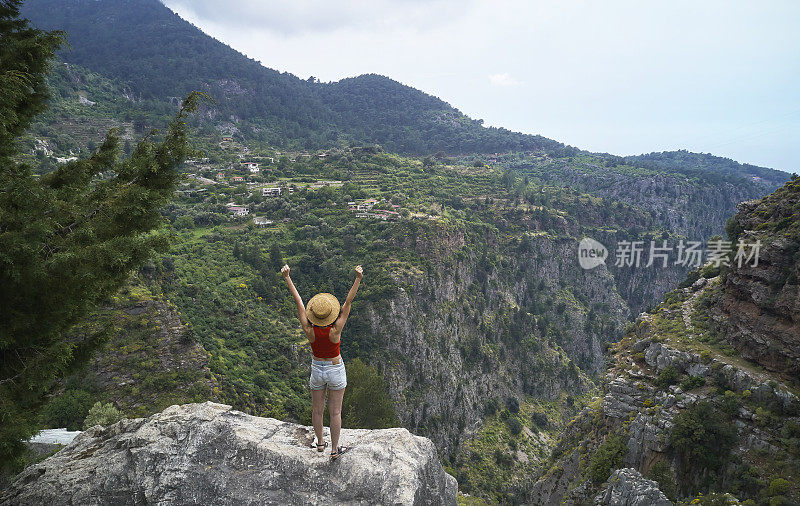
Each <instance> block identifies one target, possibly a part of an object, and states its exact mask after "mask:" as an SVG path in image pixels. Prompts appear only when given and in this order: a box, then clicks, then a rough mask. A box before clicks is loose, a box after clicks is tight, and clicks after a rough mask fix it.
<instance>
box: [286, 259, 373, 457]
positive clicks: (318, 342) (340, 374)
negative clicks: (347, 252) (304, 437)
mask: <svg viewBox="0 0 800 506" xmlns="http://www.w3.org/2000/svg"><path fill="white" fill-rule="evenodd" d="M289 270H290V269H289V266H288V265H284V266H283V268H282V269H281V274H282V275H283V277H284V279H286V284H287V285H289V291H290V292H292V296H293V297H294V301H295V303H296V304H297V317H298V318H300V324H301V325H302V326H303V330H304V331H305V333H306V337H307V338H308V342H309V343H311V351H312V352H313V355H314V356H313V358H312V360H311V379H310V380H309V384H310V386H311V402H312V405H313V410H312V414H311V421H312V423H313V424H314V432H315V433H316V435H317V451H318V452H323V451H324V450H325V447H326V446H328V443H324V442H323V440H322V413H323V411H325V392H326V390H327V392H328V414H329V415H330V418H331V447H332V448H333V449H332V450H331V459H332V460H335V459H337V458H339V456H341V454H342V453H344V451H345V450H344V449H343V448H342V447H341V446H339V433H340V431H341V429H342V399H343V398H344V389H345V387H346V386H347V372H346V371H345V368H344V362H342V355H341V354H340V353H339V344H340V343H341V340H342V328H344V324H345V323H346V322H347V317H348V316H349V315H350V305H351V304H352V302H353V299H354V298H355V296H356V292H358V285H359V284H361V278H362V277H363V276H364V271H363V269H362V268H361V266H360V265H359V266H356V268H355V271H356V280H355V281H354V282H353V287H352V288H351V289H350V292H349V293H348V294H347V299H345V301H344V306H342V307H341V309H340V308H339V301H338V300H337V299H336V297H334V296H333V295H331V294H329V293H318V294H316V295H315V296H313V297H312V298H311V300H309V301H308V307H307V308H306V307H304V306H303V299H302V298H301V297H300V294H299V293H297V288H295V286H294V283H292V278H291V277H289Z"/></svg>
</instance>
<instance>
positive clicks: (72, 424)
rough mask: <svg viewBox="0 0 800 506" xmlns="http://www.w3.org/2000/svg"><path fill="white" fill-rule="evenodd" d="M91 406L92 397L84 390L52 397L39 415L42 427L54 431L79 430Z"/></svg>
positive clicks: (70, 391) (71, 391)
mask: <svg viewBox="0 0 800 506" xmlns="http://www.w3.org/2000/svg"><path fill="white" fill-rule="evenodd" d="M91 405H92V397H91V395H89V392H86V391H85V390H67V391H66V392H64V393H62V394H61V395H58V396H56V397H53V399H52V400H51V401H50V402H48V403H47V404H46V405H45V406H44V408H43V409H42V413H41V421H42V425H43V426H45V427H52V428H54V429H58V428H62V427H66V429H67V430H81V428H82V427H81V425H82V424H83V420H84V418H86V413H87V412H88V411H89V409H90V406H91Z"/></svg>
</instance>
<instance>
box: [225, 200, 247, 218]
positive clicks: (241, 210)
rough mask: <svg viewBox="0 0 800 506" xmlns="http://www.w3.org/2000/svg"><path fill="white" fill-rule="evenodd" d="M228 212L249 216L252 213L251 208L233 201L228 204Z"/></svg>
mask: <svg viewBox="0 0 800 506" xmlns="http://www.w3.org/2000/svg"><path fill="white" fill-rule="evenodd" d="M227 207H228V212H229V213H231V214H232V215H234V216H247V215H248V214H250V209H248V208H247V207H245V206H237V205H235V204H233V203H230V204H227Z"/></svg>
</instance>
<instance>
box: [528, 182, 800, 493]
mask: <svg viewBox="0 0 800 506" xmlns="http://www.w3.org/2000/svg"><path fill="white" fill-rule="evenodd" d="M799 205H800V181H799V180H797V179H795V180H793V181H791V182H789V183H787V185H786V186H784V187H783V188H782V189H780V190H778V191H777V192H775V193H774V194H772V195H770V196H769V197H766V198H764V199H762V200H760V201H757V202H748V203H745V204H743V205H741V206H740V211H739V213H738V214H737V215H736V217H735V220H734V221H733V222H732V224H731V225H729V227H728V232H729V233H730V234H731V235H732V236H733V237H731V238H732V239H733V240H734V241H735V240H736V239H737V238H738V237H742V238H744V239H745V241H746V242H748V243H750V242H754V241H755V240H761V242H762V243H763V244H764V250H763V251H762V255H763V256H762V257H761V258H760V260H759V264H758V266H755V267H753V266H752V263H750V264H747V265H748V266H741V267H740V266H739V265H738V264H736V263H734V264H732V265H731V266H730V267H729V268H727V267H722V268H721V269H716V268H713V266H707V267H705V268H704V269H702V270H701V271H700V272H699V273H697V274H696V275H695V276H693V277H692V278H690V279H689V280H690V281H691V280H692V279H694V278H696V280H695V281H694V282H693V283H692V284H691V286H687V287H686V288H679V289H677V290H674V291H673V292H671V293H669V294H667V296H666V298H665V300H664V302H663V303H662V304H661V305H660V306H659V307H658V308H657V309H656V310H654V311H653V312H652V313H642V314H641V315H639V317H638V318H637V319H636V321H635V324H634V325H633V326H632V327H631V328H630V330H629V331H628V332H627V334H626V335H625V337H624V338H623V339H622V340H621V341H620V342H619V343H617V344H616V345H615V346H614V348H613V357H612V359H611V362H610V364H609V368H608V370H607V372H606V375H605V378H604V394H603V396H602V397H599V398H597V399H596V400H595V401H594V402H592V403H591V404H590V405H589V406H588V407H586V408H585V409H584V410H583V411H582V412H581V413H580V414H579V415H578V416H576V417H575V418H574V419H573V420H572V421H571V422H570V423H569V424H568V425H567V427H566V428H565V429H564V430H563V432H562V434H561V439H560V441H559V443H558V444H557V445H556V447H555V449H554V451H553V455H552V457H551V465H550V468H549V470H548V471H547V472H546V473H545V474H544V475H543V476H542V477H541V478H540V479H539V481H538V482H536V484H535V485H534V486H532V487H531V488H530V489H529V490H528V495H527V497H526V499H527V500H528V501H529V502H530V503H532V504H562V503H566V504H583V503H586V502H590V501H591V500H592V498H595V497H601V498H605V499H603V500H611V499H610V498H613V497H618V496H619V497H622V496H620V494H623V496H625V495H627V496H628V497H629V498H628V499H620V500H619V501H617V502H613V501H612V502H613V503H614V504H644V503H642V502H640V500H639V499H636V498H639V497H641V494H642V493H645V492H646V489H648V487H649V485H648V486H645V485H646V484H645V485H643V484H642V483H643V482H641V480H638V479H632V478H631V477H630V476H628V477H627V478H626V480H627V481H628V482H630V483H631V485H629V486H628V485H626V486H625V487H623V492H620V491H619V490H618V489H619V488H620V485H619V483H618V482H619V481H620V472H619V471H615V470H617V469H622V468H630V469H632V470H634V471H636V472H637V473H638V474H639V475H641V476H644V477H647V478H650V479H652V480H654V481H655V482H657V483H658V487H659V488H660V490H661V492H663V493H664V495H665V496H666V497H668V498H669V499H671V500H688V499H691V498H692V497H695V496H697V494H698V493H704V494H708V493H712V494H713V493H718V494H722V493H726V494H728V496H729V498H728V499H725V500H733V499H732V497H734V496H735V497H736V498H738V499H741V500H750V501H753V502H752V504H795V503H796V502H797V501H798V500H800V488H798V485H797V483H798V478H800V400H799V399H798V394H799V393H800V389H799V388H798V387H799V386H800V384H799V383H798V377H797V374H796V364H797V346H798V341H800V333H798V332H797V314H798V312H797V307H798V306H797V304H798V301H799V300H800V297H798V287H797V281H796V273H797V269H798V266H800V258H798V257H797V256H795V255H796V251H797V249H798V247H800V241H798V235H797V234H796V231H797V230H798V227H800V215H798V214H797V210H798V209H800V207H798V206H799ZM736 225H738V226H736ZM776 229H777V230H776ZM626 473H627V474H630V473H628V472H627V471H626ZM645 481H647V480H645Z"/></svg>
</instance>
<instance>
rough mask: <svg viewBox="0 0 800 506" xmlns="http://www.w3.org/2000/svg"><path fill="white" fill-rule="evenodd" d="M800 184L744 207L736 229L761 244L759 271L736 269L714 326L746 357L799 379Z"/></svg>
mask: <svg viewBox="0 0 800 506" xmlns="http://www.w3.org/2000/svg"><path fill="white" fill-rule="evenodd" d="M799 222H800V181H798V180H795V181H793V182H790V183H788V184H787V185H786V187H784V188H781V189H780V190H779V191H777V192H775V193H774V194H772V195H769V196H768V197H766V198H764V199H762V200H756V201H750V202H743V203H741V204H740V205H739V213H738V214H737V215H736V216H735V218H734V222H733V223H732V225H731V227H732V230H733V231H734V232H739V234H738V238H739V239H741V240H743V241H744V242H745V243H747V244H752V243H755V242H756V241H757V240H758V241H761V243H762V246H761V251H760V255H759V260H758V265H756V266H753V265H752V263H743V264H742V265H741V266H739V265H738V262H737V263H734V264H733V265H732V266H731V269H730V272H729V273H728V275H727V277H726V280H725V291H724V294H723V296H722V299H721V301H720V305H719V310H718V311H716V312H715V314H714V318H715V320H716V321H717V322H718V323H719V324H720V325H721V326H723V327H724V328H725V334H726V336H727V340H728V341H729V342H730V344H731V345H732V346H734V347H735V348H736V349H737V350H738V351H739V352H740V353H741V354H742V356H743V357H746V358H748V359H750V360H753V361H755V362H758V363H759V364H761V365H762V366H764V367H766V368H767V369H769V370H770V371H775V372H778V373H783V374H785V375H788V376H790V377H793V378H795V379H796V378H800V281H798V280H799V279H800V230H799V229H800V223H799Z"/></svg>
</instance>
